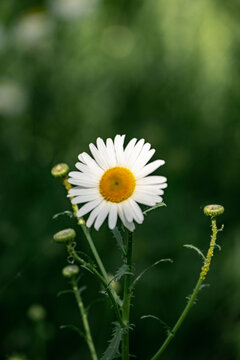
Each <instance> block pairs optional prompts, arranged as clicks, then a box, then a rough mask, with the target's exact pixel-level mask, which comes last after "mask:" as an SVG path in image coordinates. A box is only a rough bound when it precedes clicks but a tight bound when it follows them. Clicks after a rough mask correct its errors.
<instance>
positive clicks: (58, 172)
mask: <svg viewBox="0 0 240 360" xmlns="http://www.w3.org/2000/svg"><path fill="white" fill-rule="evenodd" d="M68 172H69V167H68V165H67V164H64V163H62V164H57V165H55V166H54V167H53V168H52V171H51V174H52V176H54V177H60V178H61V177H64V176H67V174H68Z"/></svg>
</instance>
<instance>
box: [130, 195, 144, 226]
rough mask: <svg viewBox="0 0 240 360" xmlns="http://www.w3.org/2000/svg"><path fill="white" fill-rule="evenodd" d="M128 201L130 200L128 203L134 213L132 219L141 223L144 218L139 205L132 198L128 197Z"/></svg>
mask: <svg viewBox="0 0 240 360" xmlns="http://www.w3.org/2000/svg"><path fill="white" fill-rule="evenodd" d="M129 202H130V205H131V207H132V210H133V213H134V220H135V221H136V222H137V223H138V224H141V223H142V222H143V220H144V216H143V213H142V210H141V208H140V206H139V205H138V204H137V203H136V202H135V201H134V200H133V199H129Z"/></svg>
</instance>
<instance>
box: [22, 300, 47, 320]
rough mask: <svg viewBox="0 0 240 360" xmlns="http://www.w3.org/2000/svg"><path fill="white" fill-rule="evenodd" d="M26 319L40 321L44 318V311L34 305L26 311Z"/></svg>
mask: <svg viewBox="0 0 240 360" xmlns="http://www.w3.org/2000/svg"><path fill="white" fill-rule="evenodd" d="M27 314H28V317H29V319H31V320H33V321H41V320H43V319H44V318H45V316H46V310H45V309H44V307H43V306H42V305H39V304H34V305H32V306H30V308H29V309H28V312H27Z"/></svg>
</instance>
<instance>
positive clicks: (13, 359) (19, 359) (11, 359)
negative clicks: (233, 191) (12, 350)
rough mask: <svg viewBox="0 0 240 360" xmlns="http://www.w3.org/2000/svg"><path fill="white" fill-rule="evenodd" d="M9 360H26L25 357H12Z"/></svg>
mask: <svg viewBox="0 0 240 360" xmlns="http://www.w3.org/2000/svg"><path fill="white" fill-rule="evenodd" d="M7 360H26V357H25V356H24V355H11V356H9V357H7Z"/></svg>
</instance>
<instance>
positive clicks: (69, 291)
mask: <svg viewBox="0 0 240 360" xmlns="http://www.w3.org/2000/svg"><path fill="white" fill-rule="evenodd" d="M72 293H73V290H62V291H59V292H58V293H57V296H61V295H65V294H72Z"/></svg>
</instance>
